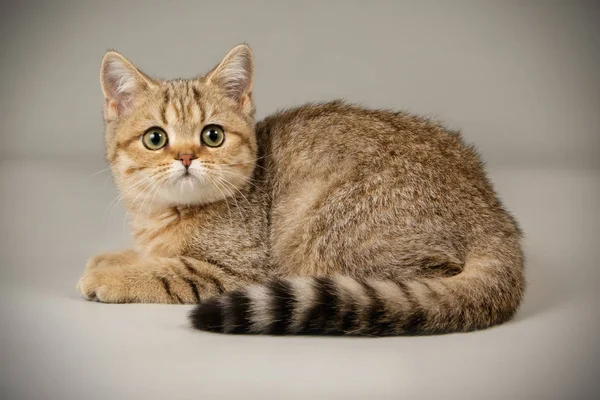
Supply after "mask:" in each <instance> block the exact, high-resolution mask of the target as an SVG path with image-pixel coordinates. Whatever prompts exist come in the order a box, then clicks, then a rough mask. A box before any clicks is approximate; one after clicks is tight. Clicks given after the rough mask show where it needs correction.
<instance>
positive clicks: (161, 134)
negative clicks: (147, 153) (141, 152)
mask: <svg viewBox="0 0 600 400" xmlns="http://www.w3.org/2000/svg"><path fill="white" fill-rule="evenodd" d="M142 142H143V143H144V146H146V148H147V149H148V150H158V149H162V148H163V147H165V146H166V144H167V134H166V133H165V131H163V130H162V129H160V128H150V129H148V130H147V131H146V133H144V136H142Z"/></svg>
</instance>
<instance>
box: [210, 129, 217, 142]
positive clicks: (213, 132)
mask: <svg viewBox="0 0 600 400" xmlns="http://www.w3.org/2000/svg"><path fill="white" fill-rule="evenodd" d="M208 139H209V140H210V141H211V142H216V141H217V140H219V132H217V131H216V130H214V129H211V130H210V131H209V132H208Z"/></svg>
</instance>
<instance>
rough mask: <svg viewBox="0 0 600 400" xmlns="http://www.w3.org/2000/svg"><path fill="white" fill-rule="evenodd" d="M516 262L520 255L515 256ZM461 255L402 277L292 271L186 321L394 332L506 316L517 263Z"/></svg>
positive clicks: (247, 329)
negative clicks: (414, 276)
mask: <svg viewBox="0 0 600 400" xmlns="http://www.w3.org/2000/svg"><path fill="white" fill-rule="evenodd" d="M519 261H521V260H519ZM517 264H519V265H505V264H502V263H500V262H498V261H492V260H476V261H470V262H467V264H466V265H465V268H464V270H463V271H462V272H461V273H460V274H458V275H455V276H451V277H440V278H428V279H423V280H415V281H408V282H394V281H390V280H381V279H379V280H377V279H365V280H356V279H353V278H350V277H347V276H332V277H320V278H313V277H297V278H287V279H280V280H273V281H270V282H268V283H266V284H263V285H252V286H248V287H245V288H242V289H239V290H235V291H232V292H228V293H225V294H223V295H221V296H219V297H214V298H212V299H209V300H207V301H205V302H203V303H202V304H200V305H199V306H197V307H196V308H195V309H194V310H193V311H192V312H191V314H190V319H191V321H192V324H193V326H194V327H196V328H197V329H200V330H206V331H213V332H223V333H247V334H272V335H283V334H287V335H298V334H309V335H317V334H320V335H323V334H326V335H327V334H329V335H359V336H395V335H426V334H437V333H447V332H461V331H462V332H464V331H471V330H476V329H483V328H487V327H490V326H493V325H496V324H499V323H502V322H505V321H507V320H508V319H510V318H511V317H512V316H513V314H514V313H515V311H516V309H517V308H518V306H519V303H520V300H521V297H522V295H523V291H524V278H523V271H522V263H520V262H518V263H517Z"/></svg>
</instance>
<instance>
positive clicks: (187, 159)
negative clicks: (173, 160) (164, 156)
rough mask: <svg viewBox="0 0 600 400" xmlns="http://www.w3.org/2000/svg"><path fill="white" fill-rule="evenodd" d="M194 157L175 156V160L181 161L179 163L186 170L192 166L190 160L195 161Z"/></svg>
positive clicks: (192, 155)
mask: <svg viewBox="0 0 600 400" xmlns="http://www.w3.org/2000/svg"><path fill="white" fill-rule="evenodd" d="M196 158H198V157H196V156H195V155H194V154H179V155H177V159H178V160H181V162H182V163H183V166H184V167H186V168H189V166H190V165H192V160H195V159H196Z"/></svg>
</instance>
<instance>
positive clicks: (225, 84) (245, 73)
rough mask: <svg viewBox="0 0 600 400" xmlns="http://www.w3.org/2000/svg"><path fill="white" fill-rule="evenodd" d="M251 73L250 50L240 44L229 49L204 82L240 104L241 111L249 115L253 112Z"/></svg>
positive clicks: (252, 64) (252, 70) (252, 68)
mask: <svg viewBox="0 0 600 400" xmlns="http://www.w3.org/2000/svg"><path fill="white" fill-rule="evenodd" d="M253 73H254V63H253V61H252V50H250V47H248V45H246V44H240V45H237V46H236V47H234V48H233V49H231V51H230V52H229V53H227V55H226V56H225V58H223V61H221V63H220V64H219V65H217V66H216V67H215V68H214V69H213V70H212V71H210V72H209V73H208V74H207V75H206V77H205V82H206V84H208V85H216V86H218V87H219V88H221V90H223V91H224V92H225V95H226V96H227V97H229V98H230V99H232V100H234V101H235V102H237V103H238V104H240V106H242V109H243V110H244V111H245V112H247V113H249V114H250V113H252V112H253V105H252V74H253Z"/></svg>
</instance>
